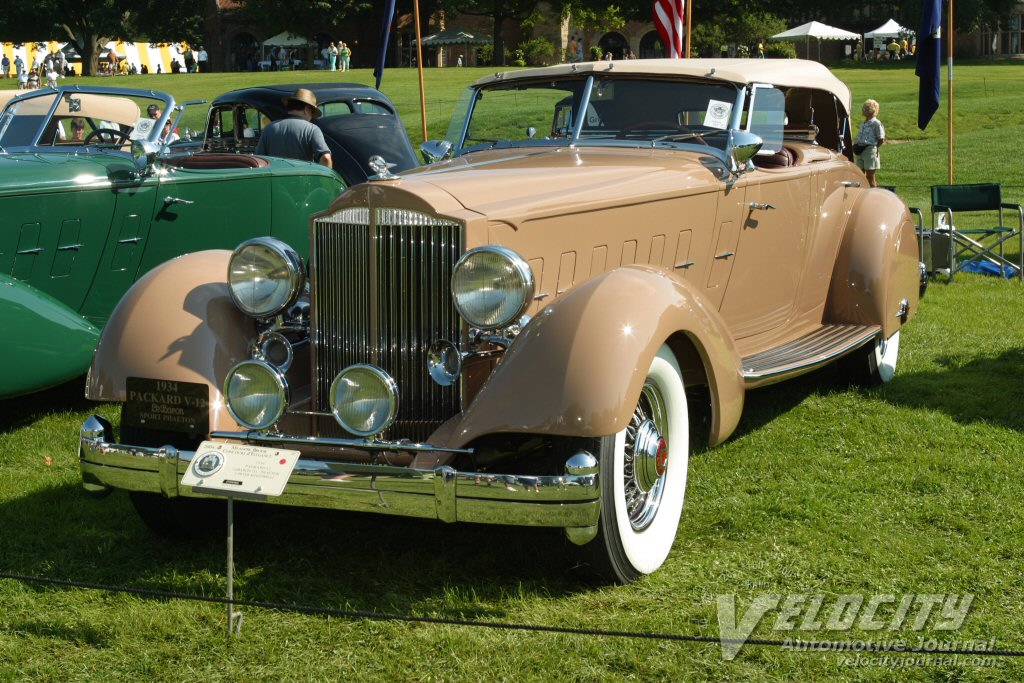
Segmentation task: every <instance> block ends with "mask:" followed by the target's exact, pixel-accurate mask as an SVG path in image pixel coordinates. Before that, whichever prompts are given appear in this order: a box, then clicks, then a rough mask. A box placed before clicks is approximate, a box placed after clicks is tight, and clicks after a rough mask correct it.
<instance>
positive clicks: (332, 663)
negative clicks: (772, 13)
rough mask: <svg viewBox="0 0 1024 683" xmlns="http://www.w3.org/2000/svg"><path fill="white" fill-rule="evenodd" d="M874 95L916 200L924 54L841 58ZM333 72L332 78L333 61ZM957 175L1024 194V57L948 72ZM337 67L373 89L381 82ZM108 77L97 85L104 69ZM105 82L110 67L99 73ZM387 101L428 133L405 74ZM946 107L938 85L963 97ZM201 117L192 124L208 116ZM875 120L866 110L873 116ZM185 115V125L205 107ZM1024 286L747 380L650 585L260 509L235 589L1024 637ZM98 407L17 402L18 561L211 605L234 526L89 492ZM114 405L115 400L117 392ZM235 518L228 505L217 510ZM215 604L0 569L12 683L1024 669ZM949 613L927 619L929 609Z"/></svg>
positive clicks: (396, 526)
mask: <svg viewBox="0 0 1024 683" xmlns="http://www.w3.org/2000/svg"><path fill="white" fill-rule="evenodd" d="M485 73H488V71H487V70H483V69H481V70H473V69H468V68H464V69H446V70H432V71H428V72H427V81H426V82H427V89H428V91H427V92H428V94H427V104H428V116H429V117H430V121H429V128H430V132H431V136H432V137H438V136H440V135H441V134H442V133H443V131H444V130H445V129H446V127H447V118H448V113H449V112H450V110H451V108H452V106H453V105H454V102H455V99H456V97H457V96H458V93H459V91H460V90H461V88H462V87H464V86H465V84H466V83H467V82H468V81H469V80H471V79H473V78H475V77H476V76H478V75H483V74H485ZM837 73H838V75H839V76H840V77H841V78H842V79H844V80H845V81H846V82H847V83H848V84H849V85H850V86H851V88H852V89H853V96H854V102H855V110H859V103H860V102H861V101H863V100H864V99H865V98H867V97H872V98H874V99H877V100H878V101H879V102H880V103H881V106H882V109H881V114H880V118H881V120H882V121H883V122H884V123H885V125H886V128H887V131H888V134H889V136H890V139H892V140H894V141H899V143H898V144H892V145H887V146H886V147H885V148H884V149H883V150H882V159H883V168H882V171H881V172H880V173H879V178H880V181H881V182H882V183H884V184H894V185H896V186H897V189H898V191H899V192H900V194H901V195H903V196H904V197H905V198H907V200H908V202H909V203H910V204H916V205H918V206H927V205H928V196H929V195H928V188H929V186H930V185H931V184H934V183H942V182H944V181H945V178H946V116H945V103H943V105H942V108H941V109H940V112H939V113H938V114H937V115H936V117H935V119H934V120H933V123H932V124H931V126H929V128H928V130H927V131H925V132H921V131H919V130H918V129H917V127H916V123H915V122H916V107H917V79H916V78H915V77H914V75H913V69H912V67H900V68H878V69H869V68H851V69H842V70H839V71H837ZM332 75H333V76H335V78H340V76H341V75H340V74H332ZM956 75H957V80H956V89H957V90H956V93H957V120H956V133H957V151H956V164H957V165H956V169H957V170H956V180H957V181H958V182H981V181H1001V182H1002V183H1003V186H1004V197H1005V198H1006V199H1007V200H1008V201H1024V179H1022V175H1021V174H1022V171H1021V164H1020V161H1019V160H1018V159H1016V158H1015V157H1014V156H1013V154H1014V152H1015V150H1016V144H1017V142H1018V141H1020V140H1021V139H1024V130H1022V128H1024V112H1022V107H1021V102H1024V78H1022V76H1024V65H1017V64H977V65H976V64H971V65H964V66H959V67H957V74H956ZM330 76H331V75H329V74H326V73H312V72H295V73H284V74H279V73H278V74H260V75H255V76H254V75H251V74H245V75H237V74H209V75H194V76H186V75H175V76H170V75H165V76H147V77H141V76H140V77H135V78H126V79H116V80H115V81H114V82H115V83H116V84H118V85H129V84H130V85H139V86H142V85H145V87H152V88H158V89H167V90H169V91H171V92H172V93H173V94H174V96H175V97H176V98H177V99H178V100H185V99H192V98H205V99H212V98H213V97H214V96H216V95H217V94H218V93H220V92H222V91H224V90H229V89H232V88H237V87H243V86H245V85H250V84H252V83H254V82H289V81H299V80H300V79H301V80H305V81H307V82H309V81H313V82H315V81H319V80H324V79H326V78H329V77H330ZM346 78H351V79H352V80H358V81H360V82H364V83H369V82H372V81H371V78H372V76H371V75H370V73H369V72H368V71H360V70H357V71H354V72H351V73H350V74H347V75H346ZM96 80H97V81H99V80H101V79H96ZM102 80H103V82H105V83H110V82H111V79H102ZM384 90H385V92H386V93H387V94H388V95H389V96H390V97H391V98H392V99H393V100H394V101H395V102H396V104H397V105H398V106H399V108H400V110H401V113H402V116H403V119H404V121H405V123H406V125H407V127H408V128H409V130H410V134H411V136H412V137H413V139H414V140H415V141H417V142H418V141H419V138H420V134H419V132H418V131H419V129H420V118H419V114H418V101H419V94H418V90H417V82H416V75H415V72H414V71H411V70H391V71H388V72H387V74H386V76H385V81H384ZM944 96H945V93H944ZM196 116H197V119H196V120H197V121H201V116H200V115H199V113H198V111H197V113H196ZM856 123H858V124H859V118H858V119H857V120H856ZM190 125H194V124H190ZM1022 313H1024V289H1022V287H1021V285H1020V284H1019V283H1016V282H1000V281H997V280H995V279H989V278H984V277H980V276H971V275H962V276H958V279H957V281H956V282H955V283H954V284H953V285H949V286H946V285H943V284H939V283H933V284H932V285H931V287H930V288H929V291H928V295H927V297H926V298H925V299H924V300H923V302H922V304H921V309H920V313H919V315H918V316H917V318H916V319H915V320H914V321H913V322H912V324H910V325H909V326H908V327H907V328H906V329H905V331H904V333H903V339H902V340H901V348H900V351H901V353H900V365H899V369H898V372H897V376H896V378H895V379H894V380H893V381H892V382H891V383H890V384H888V385H886V386H884V387H882V388H879V389H876V390H854V389H850V388H847V387H845V386H844V385H843V384H842V383H841V382H840V381H839V378H838V374H837V373H836V371H835V370H834V369H832V368H826V369H824V370H821V371H819V372H817V373H814V374H812V375H808V376H806V377H803V378H801V379H798V380H796V381H793V382H789V383H785V384H781V385H776V386H773V387H768V388H766V389H762V390H758V391H755V392H751V393H750V394H748V397H747V406H746V410H745V412H744V416H743V419H742V422H741V424H740V426H739V429H738V431H737V433H736V434H735V435H734V436H733V437H732V438H731V439H730V440H729V441H728V442H726V443H725V444H724V445H722V446H719V447H717V448H715V449H709V450H700V451H698V452H696V453H695V454H694V455H693V457H692V458H691V461H690V475H689V476H690V482H689V489H688V495H687V501H686V508H685V510H684V514H683V519H682V522H681V526H680V532H679V536H678V538H677V541H676V546H675V548H674V551H673V553H672V555H671V556H670V558H669V560H668V562H667V563H666V565H665V566H664V567H663V568H662V569H661V570H659V571H658V572H657V573H656V574H655V575H653V576H651V577H648V578H647V579H645V580H642V581H640V582H638V583H636V584H634V585H631V586H626V587H610V586H595V585H591V584H589V583H587V582H586V581H584V580H582V579H581V578H580V576H579V575H578V574H577V573H576V572H574V571H572V562H573V559H572V555H571V553H570V552H569V551H568V549H567V548H566V547H565V544H564V543H563V542H562V540H561V536H560V535H559V534H558V533H556V532H547V531H538V530H531V529H517V528H503V527H485V526H473V525H454V526H453V525H444V524H442V523H429V522H419V521H411V520H404V519H390V518H384V517H376V516H362V515H358V514H329V513H326V512H321V511H313V510H289V509H268V508H262V509H259V510H256V511H253V512H252V514H251V515H249V516H246V517H243V518H242V519H241V520H240V521H239V523H238V538H237V539H236V555H237V557H236V562H237V572H236V589H237V595H238V597H240V598H242V599H247V600H258V601H266V602H275V603H297V604H300V605H310V606H316V607H323V608H332V609H349V610H361V611H375V612H398V613H408V614H415V615H423V616H432V617H444V618H454V619H479V620H486V621H505V622H515V623H524V624H537V625H549V626H565V627H570V628H593V629H606V630H615V631H649V632H661V633H681V634H694V635H704V636H712V637H717V636H718V633H719V631H718V616H717V611H716V596H719V595H722V594H733V595H735V596H736V601H737V604H738V609H739V611H740V612H741V613H742V611H744V610H745V609H746V608H747V607H748V606H749V605H750V604H751V602H752V601H753V600H754V599H755V598H757V597H758V596H762V595H765V594H782V595H787V594H795V593H801V594H821V595H824V596H826V599H827V600H834V599H835V598H836V596H840V595H844V594H856V595H863V596H865V597H870V596H871V595H875V594H892V595H895V596H897V599H898V597H899V596H902V595H905V594H909V593H923V594H927V593H931V594H938V593H944V594H948V593H969V594H973V595H974V602H973V604H972V607H971V610H970V612H969V614H968V616H967V618H966V620H965V621H964V624H963V626H962V628H961V629H960V630H959V631H956V632H942V631H936V630H925V631H924V632H923V635H924V636H926V637H934V638H936V639H937V640H939V641H945V640H949V639H950V638H959V639H963V638H975V639H979V640H981V639H984V640H989V639H993V638H994V639H995V642H996V646H997V647H998V648H1000V649H1024V611H1022V609H1021V606H1022V604H1024V575H1022V574H1024V547H1022V538H1024V528H1022V527H1024V480H1022V477H1021V471H1022V465H1024V415H1022V411H1024V326H1022V325H1021V323H1020V316H1021V314H1022ZM96 409H97V407H96V406H92V405H90V404H88V403H87V402H86V401H84V400H83V399H82V398H81V387H80V385H79V384H71V385H66V386H64V387H60V388H58V389H55V390H51V391H49V392H45V393H43V394H39V395H36V396H32V397H28V398H23V399H17V400H12V401H6V402H0V415H3V416H4V417H3V418H0V571H7V572H13V573H20V574H33V575H42V576H47V577H54V578H67V579H76V580H80V581H87V582H97V583H108V584H117V585H124V586H130V587H136V588H147V589H158V590H168V591H179V592H187V593H193V594H200V595H212V596H219V595H222V594H223V591H224V585H225V584H224V578H223V571H224V541H223V539H214V540H211V541H208V542H199V543H190V544H185V543H172V542H167V541H163V540H160V539H158V538H157V537H155V536H153V535H152V534H151V533H150V532H149V531H148V530H147V529H146V528H145V527H144V526H143V525H142V523H141V522H140V521H139V520H138V519H137V518H136V517H135V515H134V513H133V511H132V509H131V505H130V503H129V502H128V499H127V497H126V496H125V495H124V494H114V495H112V496H111V497H109V498H107V499H105V500H102V501H97V500H94V499H92V498H90V497H88V496H87V495H86V494H85V493H84V491H83V490H82V488H81V486H80V477H79V473H78V466H77V456H76V452H75V449H76V439H77V428H78V426H79V425H80V423H81V421H82V419H83V418H84V417H85V416H86V415H88V414H89V413H90V412H91V411H94V410H96ZM98 409H99V410H100V411H101V412H104V413H105V414H107V415H108V416H109V417H111V418H112V419H114V420H116V418H117V415H116V410H115V408H114V407H113V406H110V405H103V406H98ZM222 523H223V520H222V519H214V520H212V521H211V524H213V525H221V524H222ZM224 612H225V609H224V607H223V606H220V605H215V604H205V603H195V602H186V601H180V600H163V599H155V598H143V597H138V596H131V595H124V594H110V593H105V592H101V591H91V590H84V589H74V588H66V587H48V586H39V585H34V584H31V583H22V582H18V581H12V580H0V680H11V681H15V680H18V681H20V680H59V681H64V680H104V681H106V680H124V681H129V680H131V681H134V680H142V679H145V680H182V679H193V680H204V681H205V680H232V681H233V680H243V681H248V680H363V679H367V680H388V681H404V680H474V681H477V680H479V681H491V680H538V681H539V680H543V681H548V680H574V681H575V680H579V681H597V680H601V681H604V680H636V681H651V680H680V681H681V680H715V681H762V680H778V681H793V680H797V681H803V680H809V681H816V680H823V681H824V680H835V679H843V680H869V681H890V680H929V681H959V680H992V681H1003V680H1005V681H1013V680H1021V679H1022V678H1024V661H1022V660H1019V659H1002V660H999V661H997V662H996V664H997V665H996V666H994V667H982V666H976V665H975V664H976V661H975V660H971V659H962V660H960V661H958V662H954V663H943V664H939V665H932V666H914V667H910V668H888V667H885V666H873V667H851V666H848V665H846V664H845V662H844V659H845V656H844V655H840V654H835V653H801V652H793V651H786V650H777V649H769V648H763V647H754V646H747V647H746V648H744V649H743V651H742V652H741V653H740V655H739V656H738V657H737V658H736V659H735V660H734V661H732V662H724V661H723V660H722V656H721V649H720V647H719V645H718V644H693V643H679V642H670V641H652V640H640V639H621V638H594V637H585V636H578V635H558V634H544V633H526V632H518V631H502V630H492V629H475V628H469V627H462V626H441V625H430V624H410V623H401V622H391V621H372V620H350V619H343V618H331V617H324V616H316V615H305V614H297V613H292V612H282V611H275V610H263V609H253V608H249V609H243V612H244V613H245V622H244V626H243V629H242V633H241V635H240V637H237V638H234V639H230V638H228V637H227V636H226V635H225V633H224V631H225V624H224V621H225V618H224ZM774 617H775V614H771V618H770V619H766V620H765V622H764V623H762V624H761V625H760V626H759V627H758V629H757V630H756V631H754V634H753V637H758V638H771V639H775V638H785V637H787V636H796V637H804V638H824V639H835V640H854V639H877V640H886V639H888V640H893V639H897V638H904V639H907V640H910V641H911V642H915V641H916V639H917V637H918V635H919V634H917V633H916V632H911V631H900V632H892V631H881V632H878V631H859V630H856V629H853V630H850V631H838V632H835V631H815V632H810V633H803V632H800V631H796V632H789V633H787V632H781V631H776V630H773V628H772V625H773V623H774ZM931 625H932V626H934V622H931Z"/></svg>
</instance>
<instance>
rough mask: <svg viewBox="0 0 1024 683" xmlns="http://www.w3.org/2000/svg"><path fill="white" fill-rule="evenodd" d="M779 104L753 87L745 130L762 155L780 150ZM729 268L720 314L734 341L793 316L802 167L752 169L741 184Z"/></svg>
mask: <svg viewBox="0 0 1024 683" xmlns="http://www.w3.org/2000/svg"><path fill="white" fill-rule="evenodd" d="M784 107H785V98H784V96H783V95H782V93H781V92H780V91H778V90H777V89H776V88H773V87H771V86H754V87H753V88H752V97H751V103H750V110H749V111H748V115H747V124H746V127H747V130H749V131H751V132H754V133H756V134H758V135H760V136H761V137H762V139H763V140H764V141H765V146H764V147H763V148H762V149H763V150H764V151H765V152H766V153H769V154H770V153H773V152H778V151H779V150H781V149H782V144H783V140H782V126H783V121H784V115H785V109H784ZM743 183H744V184H745V187H746V194H745V196H744V198H743V207H742V212H741V217H740V220H739V222H738V234H737V244H736V249H735V251H736V256H735V263H734V264H733V269H732V274H731V276H730V278H729V284H728V288H727V291H726V294H725V297H724V299H723V301H722V307H721V313H722V316H723V317H724V318H725V320H726V322H727V323H728V324H729V329H730V330H732V332H733V335H734V336H735V338H737V339H742V338H744V337H749V336H752V335H755V334H761V333H764V332H768V331H771V330H773V329H775V328H777V327H779V326H781V325H783V324H784V323H785V322H786V321H787V320H788V319H789V318H790V316H791V314H792V312H793V307H794V303H795V300H796V297H797V294H798V290H799V287H800V281H801V277H802V274H803V270H804V268H805V266H806V254H807V240H808V234H809V222H810V220H811V219H812V217H813V212H812V211H811V206H810V198H811V174H810V170H809V168H808V167H807V166H806V165H803V166H800V165H796V166H790V167H785V168H773V169H770V170H766V169H760V168H755V170H752V171H748V172H747V173H746V174H745V176H744V179H743Z"/></svg>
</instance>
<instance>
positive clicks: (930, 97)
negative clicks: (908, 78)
mask: <svg viewBox="0 0 1024 683" xmlns="http://www.w3.org/2000/svg"><path fill="white" fill-rule="evenodd" d="M941 27H942V0H924V11H923V13H922V14H921V28H920V29H919V30H918V32H917V53H916V54H917V68H916V69H914V73H916V74H917V77H918V78H920V79H921V82H920V84H919V88H920V90H919V91H918V94H917V127H918V128H920V129H921V130H924V129H925V128H926V127H927V126H928V122H929V121H931V120H932V114H934V113H935V112H936V111H937V110H938V108H939V96H940V95H941V93H942V84H941V83H940V82H939V69H940V66H941V64H942V29H941Z"/></svg>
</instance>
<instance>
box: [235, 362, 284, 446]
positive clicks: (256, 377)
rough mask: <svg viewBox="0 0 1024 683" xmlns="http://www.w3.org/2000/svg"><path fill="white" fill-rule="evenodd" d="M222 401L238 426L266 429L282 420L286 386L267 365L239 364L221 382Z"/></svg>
mask: <svg viewBox="0 0 1024 683" xmlns="http://www.w3.org/2000/svg"><path fill="white" fill-rule="evenodd" d="M224 400H225V401H226V403H227V406H228V412H229V413H231V417H233V418H235V421H236V422H237V423H238V424H240V425H243V426H245V427H248V428H249V429H266V428H268V427H270V426H271V425H273V424H274V423H276V422H277V421H278V420H279V419H281V416H282V415H283V414H284V411H285V409H286V408H287V407H288V382H287V381H286V380H285V378H284V374H283V373H282V372H281V371H280V370H278V369H277V368H275V367H274V366H272V365H270V364H269V363H265V362H264V361H261V360H246V361H242V362H241V363H239V364H238V365H236V366H235V367H233V368H231V371H230V372H229V373H228V376H227V377H226V378H225V379H224Z"/></svg>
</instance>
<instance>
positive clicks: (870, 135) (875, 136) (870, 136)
mask: <svg viewBox="0 0 1024 683" xmlns="http://www.w3.org/2000/svg"><path fill="white" fill-rule="evenodd" d="M884 139H885V127H884V126H883V125H882V122H881V121H879V120H878V119H877V118H876V119H868V120H867V121H865V122H864V123H862V124H860V130H858V131H857V139H856V140H854V141H853V142H854V144H857V145H877V144H879V143H880V142H881V141H882V140H884Z"/></svg>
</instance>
